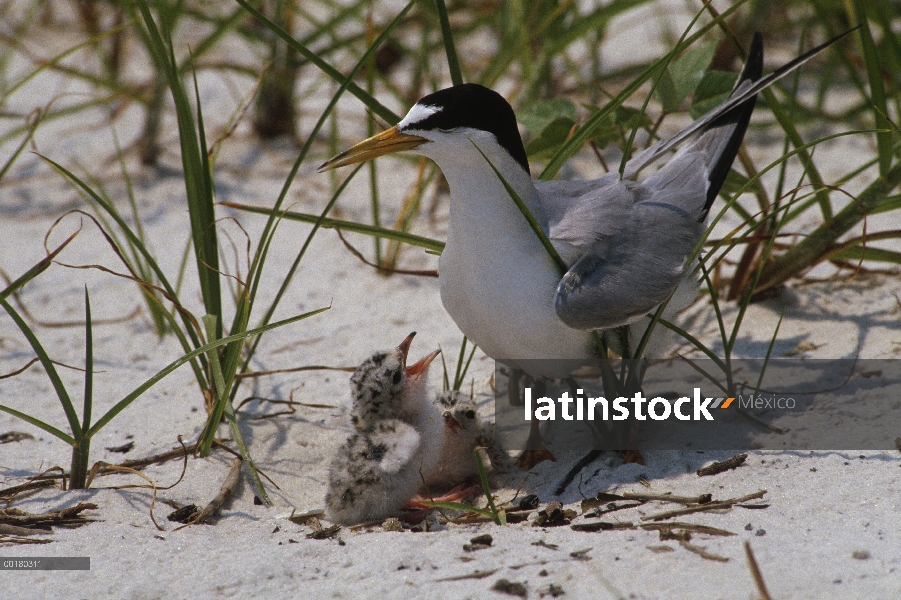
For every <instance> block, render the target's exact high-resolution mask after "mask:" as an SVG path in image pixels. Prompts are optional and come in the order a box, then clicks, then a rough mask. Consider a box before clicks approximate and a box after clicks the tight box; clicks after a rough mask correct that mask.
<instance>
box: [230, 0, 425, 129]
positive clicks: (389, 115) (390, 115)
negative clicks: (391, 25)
mask: <svg viewBox="0 0 901 600" xmlns="http://www.w3.org/2000/svg"><path fill="white" fill-rule="evenodd" d="M235 1H236V2H237V3H238V4H240V5H241V6H242V7H244V10H246V11H247V12H249V13H250V14H251V15H253V17H254V18H255V19H256V20H258V21H259V22H260V23H262V24H263V25H265V26H266V27H268V28H269V29H270V30H271V31H272V32H274V33H275V34H276V35H278V36H279V37H281V38H282V39H283V40H285V41H286V42H288V45H290V46H291V47H292V48H294V49H295V50H296V51H297V52H298V53H300V54H301V56H303V57H304V58H306V59H307V60H308V61H310V62H311V63H313V64H314V65H316V66H317V67H319V69H320V70H321V71H322V72H324V73H325V74H326V75H328V76H329V77H331V78H332V79H334V80H335V81H336V82H338V83H339V84H344V83H346V84H347V91H349V92H350V93H351V94H353V95H354V96H356V97H357V98H359V99H360V101H361V102H362V103H363V104H364V105H366V107H367V108H368V109H369V110H371V111H372V112H374V113H375V114H377V115H378V116H379V117H380V118H382V119H384V120H385V121H386V122H388V123H391V124H392V125H393V124H395V123H397V122H398V121H400V117H399V116H398V115H396V114H394V112H393V111H392V110H390V109H389V108H388V107H386V106H385V105H383V104H382V103H381V102H379V101H378V100H376V99H375V97H374V96H372V95H371V94H367V93H366V91H365V90H363V89H362V88H361V87H360V86H358V85H357V84H355V83H353V82H352V81H349V78H345V77H344V75H342V74H341V72H340V71H338V70H337V69H335V68H334V67H333V66H331V65H330V64H328V63H327V62H325V61H324V60H322V59H321V58H319V56H318V55H317V54H316V53H315V52H313V51H312V50H310V49H309V48H307V47H306V46H304V45H303V44H301V43H300V42H298V41H297V40H295V39H294V38H293V37H291V35H290V34H289V33H287V32H286V31H285V30H283V29H282V28H281V27H279V26H278V25H276V24H275V23H273V22H272V21H271V20H269V19H267V18H266V17H264V16H263V15H262V14H261V13H260V12H259V11H258V10H256V9H255V8H253V7H252V6H251V5H250V4H248V3H247V2H246V0H235ZM413 3H414V0H411V1H410V3H409V4H407V5H406V6H405V7H404V9H403V10H402V11H401V15H405V14H406V13H407V11H409V10H410V8H412V7H413Z"/></svg>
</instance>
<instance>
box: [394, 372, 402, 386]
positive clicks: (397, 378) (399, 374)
mask: <svg viewBox="0 0 901 600" xmlns="http://www.w3.org/2000/svg"><path fill="white" fill-rule="evenodd" d="M401 377H402V375H401V373H400V371H395V372H394V384H395V385H397V384H398V383H400V378H401Z"/></svg>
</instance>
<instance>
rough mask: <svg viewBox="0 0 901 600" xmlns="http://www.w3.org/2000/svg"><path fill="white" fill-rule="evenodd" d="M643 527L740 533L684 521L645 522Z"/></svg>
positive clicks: (712, 532) (727, 533)
mask: <svg viewBox="0 0 901 600" xmlns="http://www.w3.org/2000/svg"><path fill="white" fill-rule="evenodd" d="M641 528H642V529H644V530H646V531H661V530H663V529H681V530H683V531H691V532H692V533H700V534H705V535H722V536H730V535H738V534H737V533H732V532H731V531H726V530H725V529H719V528H717V527H711V526H709V525H699V524H697V523H684V522H681V521H673V522H671V523H643V524H642V525H641Z"/></svg>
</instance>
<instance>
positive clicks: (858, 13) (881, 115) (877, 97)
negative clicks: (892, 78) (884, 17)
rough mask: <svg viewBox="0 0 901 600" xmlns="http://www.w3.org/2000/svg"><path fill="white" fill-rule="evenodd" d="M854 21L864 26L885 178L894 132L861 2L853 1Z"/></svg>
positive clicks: (862, 41) (862, 42)
mask: <svg viewBox="0 0 901 600" xmlns="http://www.w3.org/2000/svg"><path fill="white" fill-rule="evenodd" d="M853 7H854V19H855V20H856V21H857V22H858V23H860V24H861V25H862V27H861V28H860V30H859V31H860V45H861V50H862V51H863V59H864V63H865V64H866V66H867V79H868V80H869V82H870V96H871V98H872V103H873V117H874V119H875V122H876V128H877V129H881V130H882V131H879V132H878V133H876V146H877V154H878V157H879V174H880V175H882V176H883V177H884V176H885V175H886V173H888V171H889V169H890V168H891V166H892V131H891V124H890V123H889V120H888V118H887V115H888V114H889V112H888V104H887V102H886V94H885V87H884V86H883V79H882V77H883V74H882V67H881V66H880V65H879V58H878V54H877V52H876V44H875V43H874V42H873V34H872V32H870V24H869V20H868V19H867V14H866V9H865V8H864V4H863V2H862V1H861V0H853ZM885 33H886V35H888V36H889V37H893V36H894V35H895V34H894V33H893V32H891V31H886V32H885Z"/></svg>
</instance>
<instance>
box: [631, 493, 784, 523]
mask: <svg viewBox="0 0 901 600" xmlns="http://www.w3.org/2000/svg"><path fill="white" fill-rule="evenodd" d="M764 494H766V490H760V491H759V492H754V493H753V494H747V495H746V496H742V497H741V498H732V499H730V500H721V501H719V502H708V503H707V504H698V505H697V506H687V507H685V508H680V509H677V510H667V511H664V512H661V513H657V514H655V515H648V516H646V517H641V520H642V521H662V520H663V519H670V518H672V517H680V516H682V515H690V514H692V513H696V512H703V511H708V510H718V509H723V508H726V509H728V508H732V507H733V506H734V505H736V504H741V503H742V502H747V501H748V500H755V499H757V498H763V495H764Z"/></svg>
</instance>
